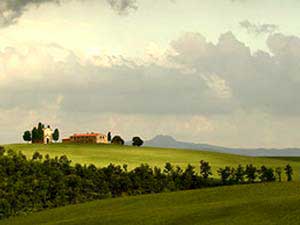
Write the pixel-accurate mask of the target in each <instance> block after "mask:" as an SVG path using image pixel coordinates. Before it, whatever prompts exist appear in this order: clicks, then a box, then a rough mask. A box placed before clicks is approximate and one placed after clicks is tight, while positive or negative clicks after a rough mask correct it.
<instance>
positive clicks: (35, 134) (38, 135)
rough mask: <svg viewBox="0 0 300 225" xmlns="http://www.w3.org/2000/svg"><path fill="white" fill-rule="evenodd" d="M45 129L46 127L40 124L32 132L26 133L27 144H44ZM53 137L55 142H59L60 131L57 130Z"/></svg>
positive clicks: (24, 135)
mask: <svg viewBox="0 0 300 225" xmlns="http://www.w3.org/2000/svg"><path fill="white" fill-rule="evenodd" d="M48 127H49V126H48ZM44 128H45V125H44V124H43V123H41V122H39V124H38V126H37V127H33V129H32V130H31V131H29V130H27V131H25V132H24V134H23V140H24V141H26V142H32V143H43V141H44ZM49 128H50V127H49ZM52 136H53V140H54V141H58V140H59V130H58V129H55V130H54V132H53V135H52Z"/></svg>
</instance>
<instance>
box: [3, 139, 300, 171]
mask: <svg viewBox="0 0 300 225" xmlns="http://www.w3.org/2000/svg"><path fill="white" fill-rule="evenodd" d="M6 148H10V149H13V150H15V151H21V152H23V153H24V154H26V155H27V156H28V157H31V156H32V154H33V153H34V152H36V151H38V152H40V153H42V154H43V155H45V154H50V156H61V155H67V156H68V157H69V159H71V160H72V162H74V163H81V164H95V165H96V166H100V167H101V166H107V165H109V164H110V163H113V164H117V165H123V164H127V165H128V167H129V169H131V168H134V167H136V166H139V165H140V164H142V163H148V164H149V165H150V166H158V167H163V166H164V165H165V163H166V162H170V163H172V164H174V165H179V166H181V167H186V166H187V164H192V165H193V166H195V167H196V169H198V167H199V161H200V160H205V161H208V162H209V163H210V164H211V165H212V168H213V170H214V174H215V175H216V170H217V169H218V168H220V167H224V166H234V167H236V166H238V165H239V164H242V165H246V164H250V163H252V164H254V165H256V166H261V165H266V166H269V167H273V168H276V167H279V166H280V167H284V166H285V165H286V164H288V163H290V164H291V165H292V167H293V168H294V171H295V173H296V174H295V175H296V177H298V172H299V171H300V160H299V158H262V157H248V156H240V155H230V154H223V153H217V152H207V151H193V150H181V149H170V148H169V149H167V148H153V147H142V148H138V147H131V146H116V145H78V144H52V145H39V144H35V145H31V144H16V145H6Z"/></svg>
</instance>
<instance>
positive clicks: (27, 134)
mask: <svg viewBox="0 0 300 225" xmlns="http://www.w3.org/2000/svg"><path fill="white" fill-rule="evenodd" d="M23 140H24V141H27V142H30V141H31V140H32V139H31V133H30V131H29V130H27V131H25V132H24V134H23Z"/></svg>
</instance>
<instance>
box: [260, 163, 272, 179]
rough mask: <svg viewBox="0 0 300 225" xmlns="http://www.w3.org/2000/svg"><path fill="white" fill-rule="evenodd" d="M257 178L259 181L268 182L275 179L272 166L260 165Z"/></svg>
mask: <svg viewBox="0 0 300 225" xmlns="http://www.w3.org/2000/svg"><path fill="white" fill-rule="evenodd" d="M259 174H260V176H259V179H260V181H261V182H270V181H275V180H276V178H275V175H274V170H273V169H272V168H267V167H265V166H262V167H261V169H260V170H259Z"/></svg>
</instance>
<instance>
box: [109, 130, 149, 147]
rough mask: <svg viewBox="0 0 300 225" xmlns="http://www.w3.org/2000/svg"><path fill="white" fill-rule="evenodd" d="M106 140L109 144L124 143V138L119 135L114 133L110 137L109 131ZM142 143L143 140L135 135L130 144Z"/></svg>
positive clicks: (137, 144) (139, 144)
mask: <svg viewBox="0 0 300 225" xmlns="http://www.w3.org/2000/svg"><path fill="white" fill-rule="evenodd" d="M107 140H108V142H110V143H111V144H116V145H124V144H125V141H124V139H123V138H122V137H121V136H119V135H116V136H114V137H113V138H112V136H111V132H108V134H107ZM143 144H144V141H143V140H142V139H141V138H140V137H138V136H135V137H133V138H132V146H136V147H141V146H142V145H143Z"/></svg>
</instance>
